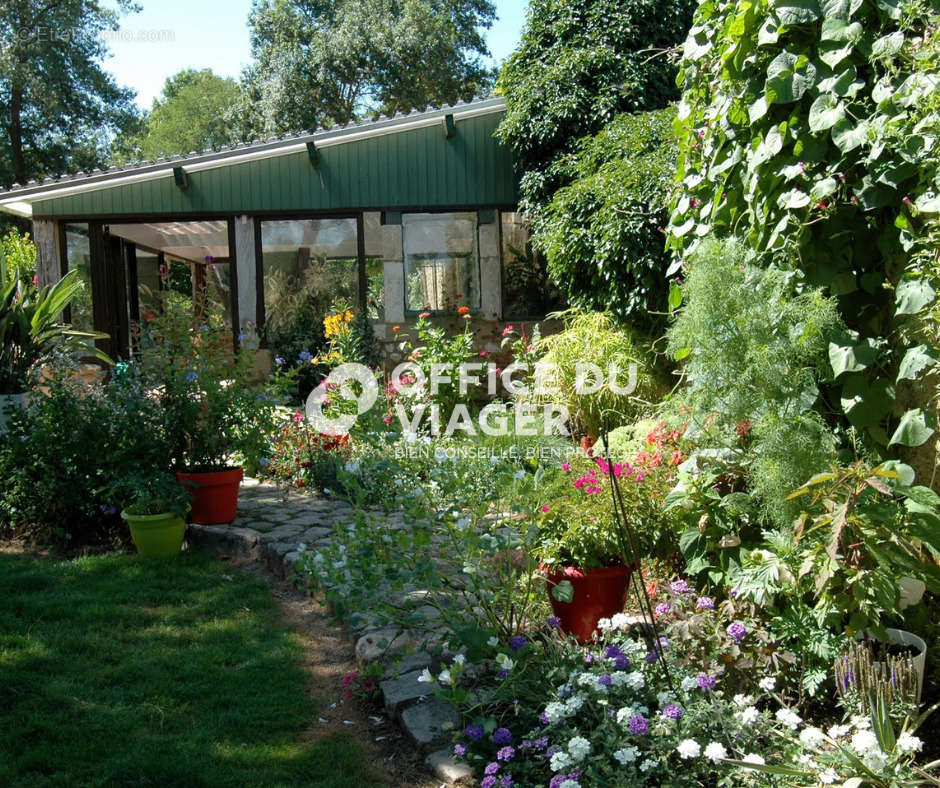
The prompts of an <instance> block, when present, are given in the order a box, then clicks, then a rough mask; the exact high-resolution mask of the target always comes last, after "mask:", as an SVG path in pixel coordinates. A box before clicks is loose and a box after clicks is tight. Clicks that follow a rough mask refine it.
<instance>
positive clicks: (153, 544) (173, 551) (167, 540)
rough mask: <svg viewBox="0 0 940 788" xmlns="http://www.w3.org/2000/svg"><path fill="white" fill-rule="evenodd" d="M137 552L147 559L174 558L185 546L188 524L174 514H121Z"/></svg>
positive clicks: (126, 512) (124, 512)
mask: <svg viewBox="0 0 940 788" xmlns="http://www.w3.org/2000/svg"><path fill="white" fill-rule="evenodd" d="M121 517H123V518H124V520H125V522H126V523H127V525H128V527H129V528H130V529H131V539H133V540H134V546H135V547H136V548H137V552H138V553H140V554H141V555H142V556H145V557H147V558H172V557H173V556H174V555H177V554H178V553H179V551H180V548H181V547H182V546H183V534H184V533H185V531H186V523H185V522H183V518H182V517H177V516H176V515H173V514H169V513H166V514H131V513H130V512H128V511H123V512H121Z"/></svg>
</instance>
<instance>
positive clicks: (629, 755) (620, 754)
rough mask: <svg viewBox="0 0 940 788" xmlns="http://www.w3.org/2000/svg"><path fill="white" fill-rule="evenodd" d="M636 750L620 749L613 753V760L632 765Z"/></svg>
mask: <svg viewBox="0 0 940 788" xmlns="http://www.w3.org/2000/svg"><path fill="white" fill-rule="evenodd" d="M636 756H637V748H636V747H621V748H620V749H619V750H617V751H616V752H615V753H614V758H616V759H617V761H618V762H620V763H622V764H624V765H626V764H628V763H633V762H634V761H635V760H636Z"/></svg>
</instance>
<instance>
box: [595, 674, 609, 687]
mask: <svg viewBox="0 0 940 788" xmlns="http://www.w3.org/2000/svg"><path fill="white" fill-rule="evenodd" d="M597 683H598V684H600V685H601V686H602V687H609V686H610V685H611V684H612V683H613V679H611V677H610V674H609V673H605V674H604V675H603V676H601V677H600V678H598V680H597Z"/></svg>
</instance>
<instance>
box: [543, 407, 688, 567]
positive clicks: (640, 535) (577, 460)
mask: <svg viewBox="0 0 940 788" xmlns="http://www.w3.org/2000/svg"><path fill="white" fill-rule="evenodd" d="M681 437H682V431H681V430H678V429H670V428H668V427H667V426H666V425H665V424H663V423H661V424H657V425H656V426H655V427H654V428H653V429H652V430H651V431H650V432H649V433H648V434H647V436H646V441H645V447H644V448H643V449H642V450H640V451H639V452H637V453H636V454H635V455H633V456H632V457H631V458H630V459H624V460H623V461H622V462H618V461H616V460H615V459H614V458H611V460H610V463H608V461H607V460H605V459H603V458H601V457H595V458H587V457H577V456H576V457H572V458H571V460H569V461H567V462H564V463H562V464H561V465H560V466H558V467H557V468H555V469H553V470H552V471H547V472H546V473H554V474H555V475H556V476H558V475H560V476H561V480H558V479H556V480H555V481H554V484H546V492H545V495H544V500H543V502H542V505H541V506H540V507H539V512H540V514H539V548H538V549H539V554H540V556H541V558H542V560H543V562H544V563H545V564H547V565H550V566H551V565H553V564H567V565H575V566H579V567H581V568H584V569H589V568H592V567H597V566H606V565H609V564H612V563H619V562H620V561H622V560H623V558H624V557H625V556H629V555H630V554H631V553H632V550H631V549H630V544H629V543H628V542H627V543H621V536H620V535H618V532H617V528H616V526H615V519H614V507H613V496H612V492H611V484H612V483H611V481H610V476H611V475H613V476H614V477H616V479H617V481H618V482H619V485H618V486H619V490H620V495H621V498H622V500H623V502H624V508H625V511H626V514H627V517H628V518H629V525H630V526H631V527H632V529H633V532H634V534H635V538H636V541H637V544H636V548H637V551H638V555H636V556H633V557H634V558H636V559H639V558H645V557H647V556H649V555H650V554H652V553H654V552H655V551H656V549H657V547H661V546H662V544H661V543H663V542H665V541H666V540H667V539H668V537H669V536H670V532H669V529H667V528H666V527H665V524H666V520H665V516H664V514H663V509H662V506H663V503H664V501H665V499H666V495H667V493H668V492H669V490H670V488H671V487H672V486H673V484H674V483H675V478H676V466H678V465H679V464H680V463H681V462H682V461H683V460H684V459H685V456H684V454H683V453H682V450H681V449H680V448H679V441H680V439H681Z"/></svg>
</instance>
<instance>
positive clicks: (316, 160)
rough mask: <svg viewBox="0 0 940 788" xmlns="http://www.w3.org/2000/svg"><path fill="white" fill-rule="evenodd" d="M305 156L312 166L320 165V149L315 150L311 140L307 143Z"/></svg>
mask: <svg viewBox="0 0 940 788" xmlns="http://www.w3.org/2000/svg"><path fill="white" fill-rule="evenodd" d="M307 156H308V157H309V158H310V163H311V164H312V165H313V166H314V167H319V166H320V151H318V150H317V146H316V144H315V143H314V142H313V141H310V142H308V143H307Z"/></svg>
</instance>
